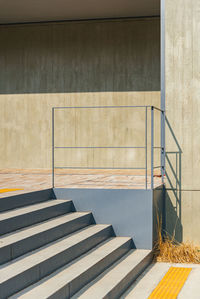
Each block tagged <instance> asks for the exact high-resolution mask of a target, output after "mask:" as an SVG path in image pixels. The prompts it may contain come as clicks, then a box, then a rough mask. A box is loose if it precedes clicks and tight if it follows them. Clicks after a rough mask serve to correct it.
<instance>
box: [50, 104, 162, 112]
mask: <svg viewBox="0 0 200 299" xmlns="http://www.w3.org/2000/svg"><path fill="white" fill-rule="evenodd" d="M95 108H98V109H99V108H154V109H156V110H158V111H160V112H164V110H162V109H160V108H158V107H156V106H152V105H127V106H126V105H121V106H120V105H116V106H115V105H113V106H63V107H59V106H57V107H52V109H95Z"/></svg>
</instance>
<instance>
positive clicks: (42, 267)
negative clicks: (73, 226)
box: [0, 224, 113, 298]
mask: <svg viewBox="0 0 200 299" xmlns="http://www.w3.org/2000/svg"><path fill="white" fill-rule="evenodd" d="M111 235H113V230H112V226H111V225H103V224H101V225H91V226H90V227H88V228H84V229H81V230H80V231H78V232H76V233H73V234H71V235H69V236H67V237H64V238H62V239H59V240H57V241H55V242H52V243H50V244H48V245H46V246H43V247H41V248H39V249H37V250H34V251H32V252H30V253H28V254H25V255H23V256H21V257H19V258H17V259H16V260H14V261H12V262H9V263H6V264H4V265H2V266H0V290H1V292H0V298H5V297H8V296H10V295H12V294H14V293H16V292H17V291H19V290H22V289H23V288H25V287H27V286H29V285H31V284H33V283H35V282H37V281H39V280H40V279H42V278H43V277H45V276H47V275H49V274H50V273H52V272H53V271H55V270H57V269H58V268H59V267H62V266H63V265H65V264H67V263H69V262H70V261H72V260H73V259H75V258H77V257H78V256H80V255H81V254H83V253H85V252H87V251H88V250H90V249H91V248H92V247H94V246H96V245H97V244H99V243H100V242H102V241H104V240H106V239H107V238H109V237H110V236H111ZM40 298H41V296H40Z"/></svg>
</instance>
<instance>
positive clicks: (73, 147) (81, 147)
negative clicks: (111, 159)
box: [54, 146, 145, 149]
mask: <svg viewBox="0 0 200 299" xmlns="http://www.w3.org/2000/svg"><path fill="white" fill-rule="evenodd" d="M54 148H55V149H56V148H57V149H59V148H67V149H98V148H100V149H104V148H112V149H114V148H119V149H120V148H123V149H126V148H143V149H144V148H145V146H55V147H54Z"/></svg>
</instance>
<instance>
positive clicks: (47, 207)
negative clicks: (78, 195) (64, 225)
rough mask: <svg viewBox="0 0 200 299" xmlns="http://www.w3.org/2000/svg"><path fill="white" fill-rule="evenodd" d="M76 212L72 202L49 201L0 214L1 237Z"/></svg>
mask: <svg viewBox="0 0 200 299" xmlns="http://www.w3.org/2000/svg"><path fill="white" fill-rule="evenodd" d="M72 211H74V206H73V203H72V201H71V200H60V199H59V200H49V201H45V202H42V203H39V204H34V205H29V206H26V207H23V208H18V209H14V210H11V211H7V212H1V213H0V235H2V234H6V233H9V232H12V231H15V230H17V229H20V228H23V227H26V226H29V225H32V224H35V223H39V222H41V221H44V220H47V219H50V218H52V217H56V216H59V215H63V214H65V213H68V212H72Z"/></svg>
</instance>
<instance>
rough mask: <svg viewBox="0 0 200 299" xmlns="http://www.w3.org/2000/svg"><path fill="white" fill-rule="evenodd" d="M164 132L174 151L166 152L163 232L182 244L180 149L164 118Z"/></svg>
mask: <svg viewBox="0 0 200 299" xmlns="http://www.w3.org/2000/svg"><path fill="white" fill-rule="evenodd" d="M166 130H168V132H169V138H172V141H173V144H174V145H175V147H173V148H175V150H174V151H166V173H165V174H166V194H165V217H166V218H165V219H164V222H165V224H164V227H165V232H166V233H167V234H168V235H169V236H170V237H174V238H175V240H176V241H178V242H182V238H183V228H182V223H181V155H182V150H181V147H180V145H179V143H178V141H177V139H176V137H175V135H174V132H173V130H172V128H171V126H170V123H169V121H168V119H167V117H166Z"/></svg>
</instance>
